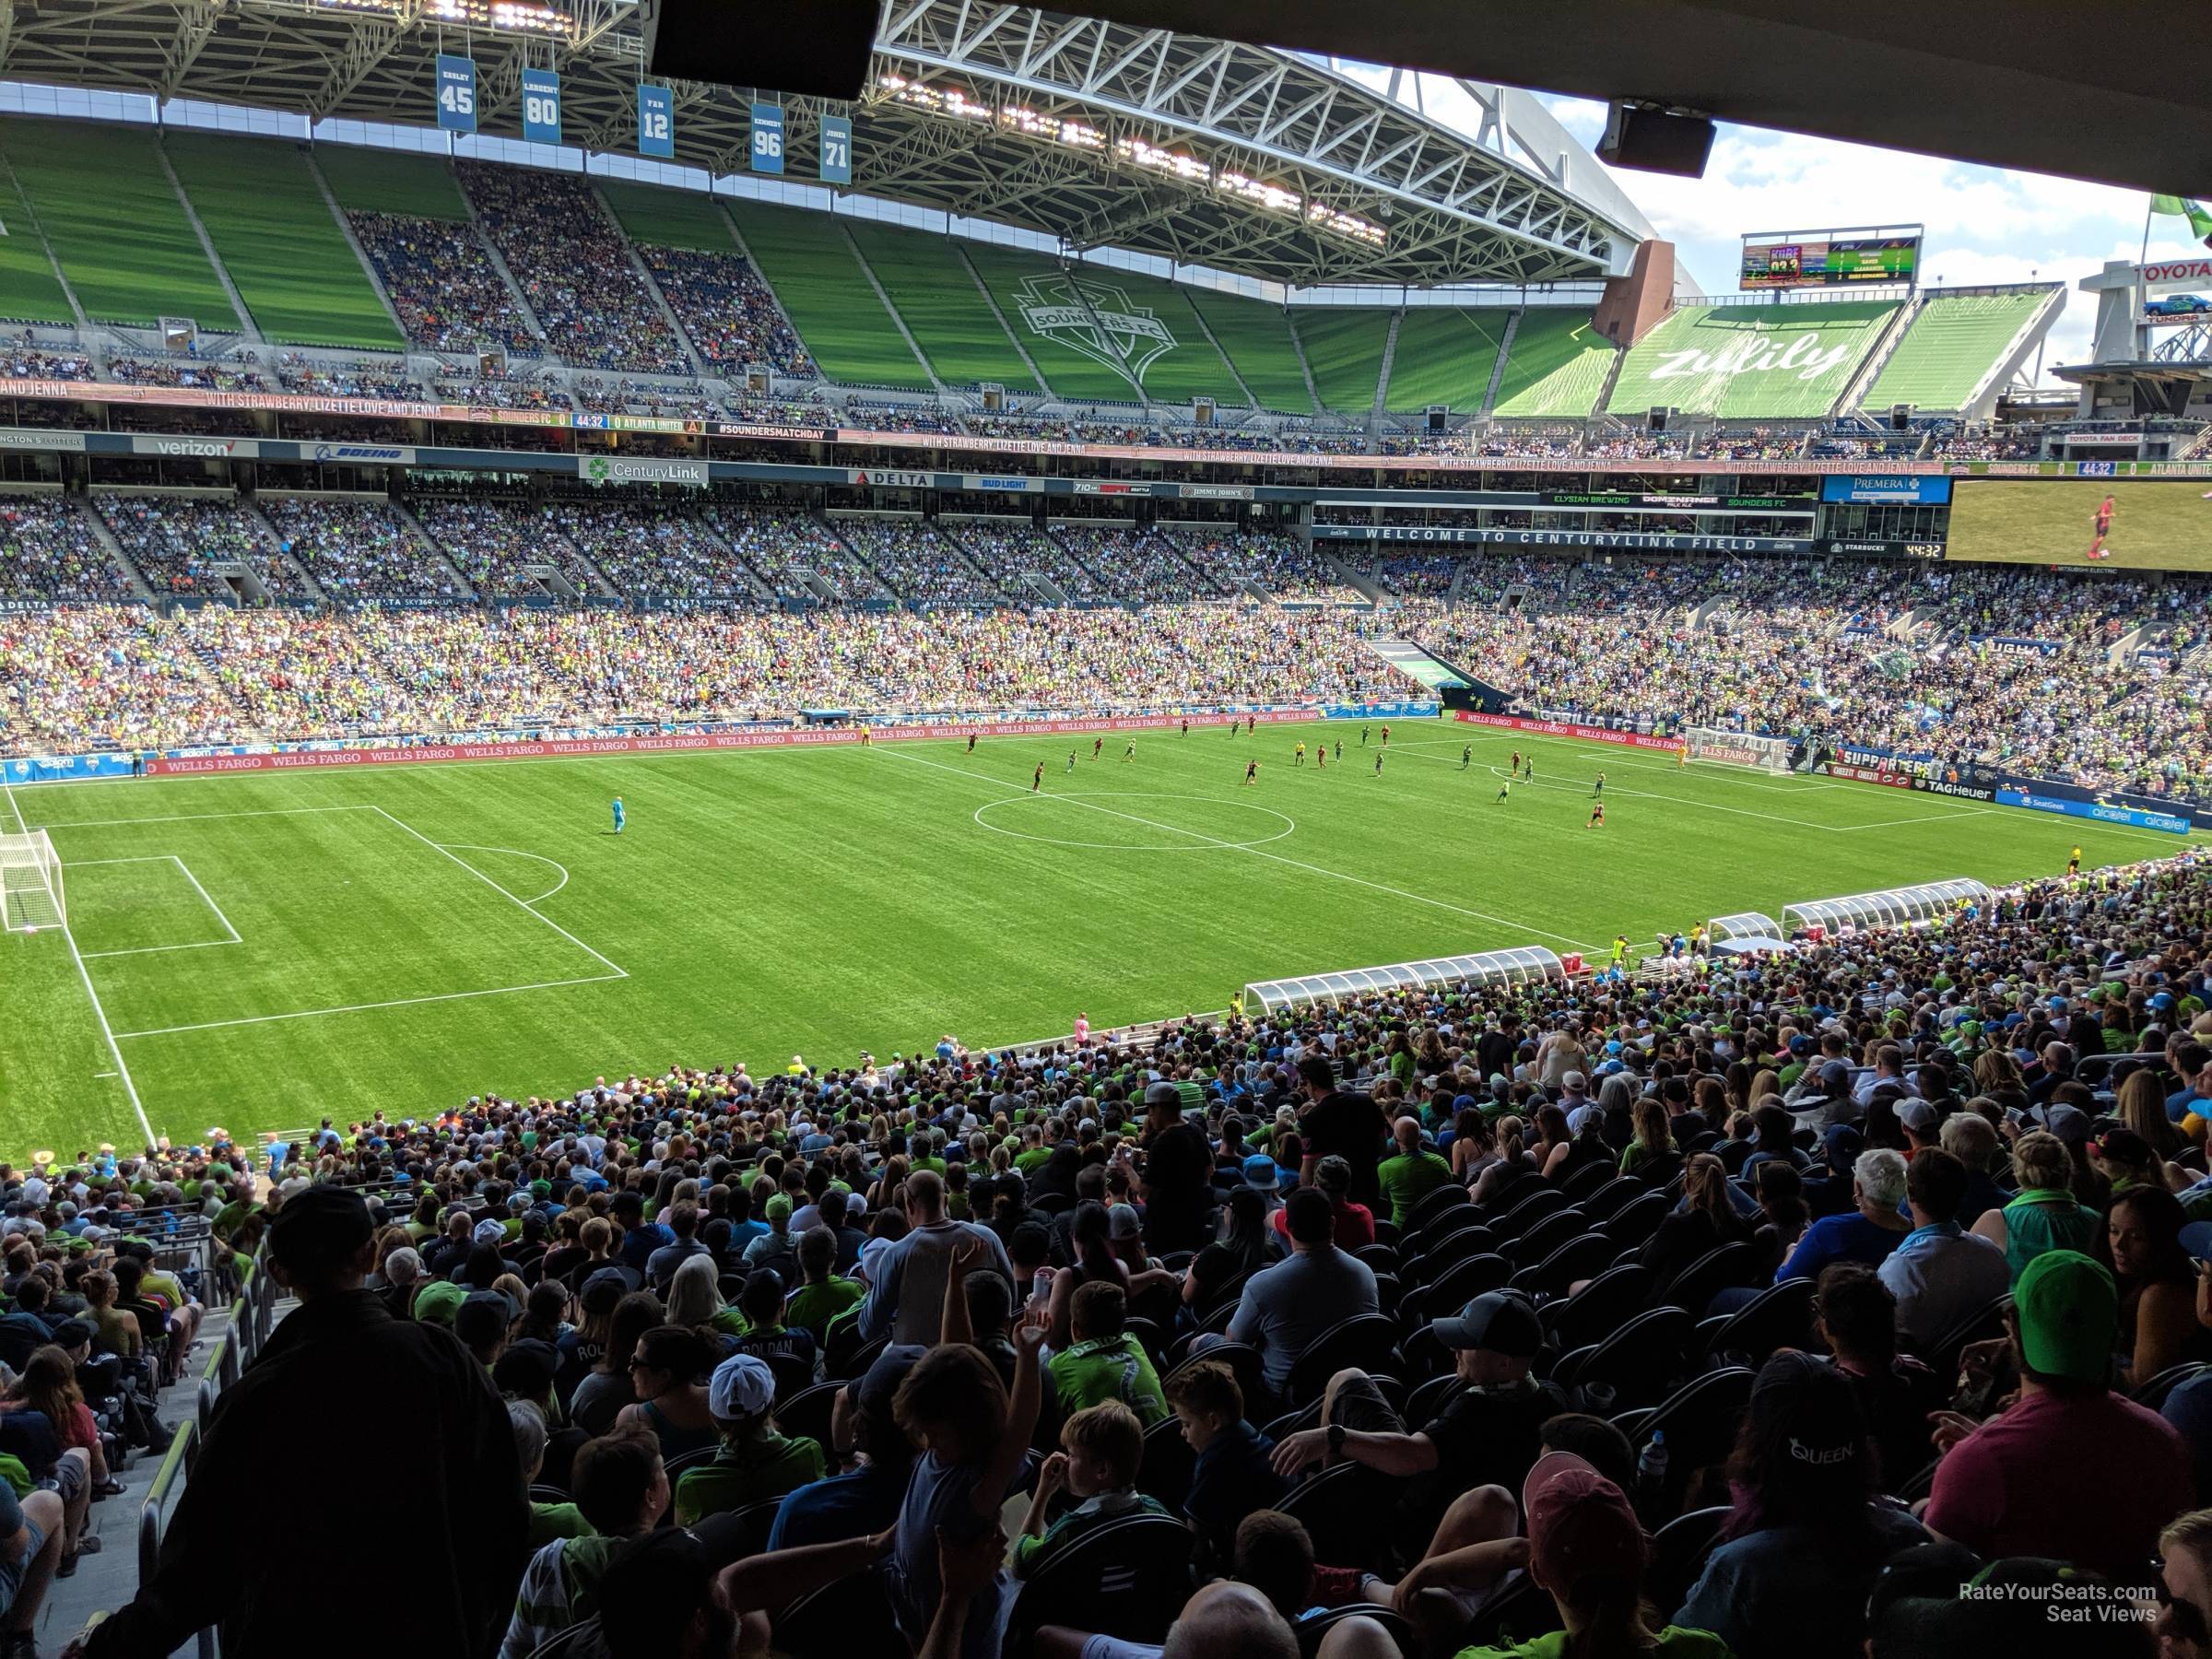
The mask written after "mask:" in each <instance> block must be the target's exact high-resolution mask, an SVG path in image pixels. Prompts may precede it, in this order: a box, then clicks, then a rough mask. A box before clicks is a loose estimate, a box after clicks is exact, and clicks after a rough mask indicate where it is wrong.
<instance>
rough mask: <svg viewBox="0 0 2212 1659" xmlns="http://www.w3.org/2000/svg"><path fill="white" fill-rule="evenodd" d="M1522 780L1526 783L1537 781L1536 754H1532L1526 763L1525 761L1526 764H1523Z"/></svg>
mask: <svg viewBox="0 0 2212 1659" xmlns="http://www.w3.org/2000/svg"><path fill="white" fill-rule="evenodd" d="M1521 781H1522V782H1524V783H1534V782H1535V781H1536V758H1535V756H1534V755H1531V756H1529V758H1528V759H1527V761H1526V763H1525V764H1524V765H1523V766H1522V768H1521Z"/></svg>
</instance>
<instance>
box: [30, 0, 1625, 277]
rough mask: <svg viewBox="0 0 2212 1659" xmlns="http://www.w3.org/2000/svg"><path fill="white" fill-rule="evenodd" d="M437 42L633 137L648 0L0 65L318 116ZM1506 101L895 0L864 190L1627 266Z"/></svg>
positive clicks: (1127, 222)
mask: <svg viewBox="0 0 2212 1659" xmlns="http://www.w3.org/2000/svg"><path fill="white" fill-rule="evenodd" d="M441 51H442V52H447V53H468V54H470V55H471V56H473V57H474V58H475V59H476V63H477V103H478V122H479V126H480V130H482V131H485V132H488V133H495V134H519V131H520V125H521V90H522V87H521V83H522V71H523V70H524V67H544V66H547V65H550V66H552V67H554V68H556V69H558V70H559V72H560V75H561V91H562V106H563V110H562V114H563V122H564V137H565V138H567V140H568V141H569V142H570V143H571V144H576V143H581V144H582V145H583V146H585V147H589V148H592V149H596V150H604V151H626V150H634V147H635V138H636V127H635V120H636V102H635V91H634V88H635V87H636V84H637V81H638V78H639V71H638V65H639V64H640V62H641V38H640V32H639V13H638V8H637V7H636V6H634V5H631V4H629V3H628V0H620V3H618V0H323V3H316V0H220V3H218V4H209V3H207V0H35V4H16V5H9V6H0V76H4V77H6V78H8V79H13V80H20V81H35V82H46V83H52V84H60V85H68V86H84V87H98V88H110V89H116V90H125V91H135V92H144V93H147V94H150V95H153V96H155V97H157V98H164V99H167V98H189V99H198V100H209V101H214V102H220V103H233V104H242V105H249V106H255V107H260V108H266V109H278V110H286V111H292V112H300V113H303V114H306V115H309V116H311V117H313V118H316V119H325V118H331V117H345V118H351V119H355V120H362V121H373V122H397V123H404V124H413V125H423V124H428V123H429V120H430V119H431V117H432V115H433V113H434V111H433V105H432V96H433V88H434V67H435V65H434V59H435V57H436V56H437V54H438V53H440V52H441ZM675 92H676V122H675V126H676V147H677V154H676V159H677V161H678V162H679V163H685V164H688V165H691V166H696V167H700V168H705V169H708V170H710V171H714V172H717V173H731V172H741V171H745V170H746V168H747V159H748V155H749V141H750V126H749V107H748V106H749V104H750V102H751V98H752V95H751V94H750V93H749V92H747V91H746V90H744V89H742V88H725V87H717V86H712V85H707V84H704V83H692V82H682V81H679V82H677V83H676V85H675ZM770 96H772V94H771V95H770ZM783 102H784V104H785V137H786V152H785V156H786V165H787V167H788V169H789V171H790V175H791V176H792V177H793V178H794V179H795V180H811V179H812V178H813V177H814V176H815V175H816V171H817V142H818V140H817V135H818V120H817V117H818V115H819V114H820V113H822V112H825V111H827V112H832V113H839V112H847V110H848V106H844V105H841V104H834V103H831V104H824V103H823V102H821V101H820V100H814V99H804V98H793V99H786V100H783ZM1496 107H1497V112H1498V116H1499V118H1498V119H1497V120H1495V121H1493V122H1486V124H1485V132H1484V133H1483V134H1480V135H1477V136H1476V137H1474V138H1469V137H1467V136H1465V135H1461V134H1458V133H1455V132H1453V130H1452V129H1451V128H1449V127H1448V126H1446V125H1444V124H1441V123H1440V122H1437V121H1435V120H1432V119H1430V118H1429V117H1427V116H1425V115H1423V114H1421V113H1420V112H1418V111H1415V110H1411V109H1407V108H1406V107H1404V106H1403V105H1402V104H1400V103H1399V102H1397V101H1396V100H1394V99H1392V98H1391V97H1389V96H1387V95H1386V94H1384V93H1380V92H1377V91H1374V90H1371V89H1370V88H1366V87H1363V86H1361V85H1359V83H1358V82H1357V81H1355V80H1353V79H1351V78H1350V77H1348V76H1344V75H1341V74H1339V73H1337V72H1336V71H1335V70H1334V69H1332V68H1330V67H1329V66H1328V65H1325V64H1323V63H1318V62H1315V61H1312V60H1311V59H1308V58H1304V57H1301V56H1298V55H1295V54H1292V53H1282V52H1276V51H1270V50H1267V49H1264V48H1259V47H1253V46H1242V45H1236V44H1233V43H1230V42H1225V41H1216V40H1209V39H1203V38H1198V37H1194V36H1190V35H1183V34H1177V33H1173V32H1171V31H1167V30H1161V29H1134V28H1129V27H1125V26H1124V25H1121V24H1116V23H1112V22H1104V21H1100V20H1097V19H1091V18H1066V17H1061V16H1058V15H1055V14H1053V13H1048V12H1040V11H1034V10H1030V9H1027V8H1024V7H1020V6H1009V5H998V4H988V3H982V4H978V3H973V0H890V4H888V5H887V6H886V8H885V11H884V15H883V18H882V25H881V29H880V32H879V35H878V38H877V52H876V56H875V59H874V62H873V65H872V69H871V81H870V85H869V87H868V88H867V89H866V91H865V93H864V95H863V98H862V100H861V101H860V102H859V104H858V105H857V106H853V107H851V108H850V111H849V112H850V113H851V114H852V115H853V124H854V135H853V189H855V190H858V191H862V192H865V193H866V194H871V195H876V196H881V197H887V198H889V199H892V200H896V201H901V202H908V203H912V204H916V205H919V206H924V207H931V208H939V209H943V210H945V211H947V212H951V213H956V214H959V215H962V216H966V217H974V218H988V219H995V220H998V221H1000V222H1002V223H1006V224H1012V225H1016V226H1019V227H1022V228H1025V229H1031V230H1036V231H1041V232H1043V233H1045V234H1048V235H1051V236H1054V237H1057V238H1060V239H1063V240H1065V241H1066V242H1067V243H1068V244H1070V246H1071V247H1073V248H1075V249H1077V250H1088V249H1090V248H1098V247H1115V248H1126V249H1132V250H1135V251H1138V252H1141V253H1151V254H1156V255H1159V256H1160V257H1162V258H1166V259H1171V260H1173V261H1176V262H1178V263H1180V264H1185V265H1209V266H1212V267H1214V268H1215V269H1218V270H1222V271H1228V272H1231V273H1236V274H1240V275H1245V276H1251V277H1260V278H1263V279H1265V280H1269V281H1274V282H1281V283H1287V284H1290V285H1293V286H1300V287H1305V286H1313V285H1320V284H1346V283H1391V284H1397V283H1406V284H1416V285H1431V284H1447V283H1474V282H1486V283H1500V282H1502V283H1511V284H1535V283H1547V282H1560V281H1575V280H1589V279H1593V278H1600V277H1606V276H1609V275H1614V274H1617V273H1618V272H1620V271H1623V270H1625V269H1626V268H1627V265H1628V261H1629V257H1630V254H1631V253H1633V251H1634V247H1635V244H1636V242H1637V241H1639V240H1640V239H1641V237H1642V236H1644V235H1646V234H1648V233H1649V232H1648V227H1646V226H1645V225H1644V224H1643V223H1642V221H1641V217H1640V216H1634V215H1633V214H1632V210H1631V211H1630V212H1623V211H1622V209H1623V208H1624V207H1625V206H1626V203H1625V199H1624V198H1622V197H1620V196H1618V194H1617V193H1601V192H1597V191H1595V190H1593V191H1592V193H1591V194H1593V195H1594V196H1595V197H1596V198H1597V199H1596V200H1595V201H1587V200H1584V199H1583V196H1581V195H1579V194H1576V192H1575V190H1574V188H1573V185H1574V183H1575V182H1577V181H1578V180H1579V179H1580V178H1581V177H1582V176H1583V175H1582V171H1580V170H1582V169H1583V168H1584V167H1585V166H1587V163H1586V160H1585V159H1583V158H1582V157H1580V156H1579V154H1578V147H1577V146H1576V145H1575V144H1574V141H1573V140H1572V139H1571V137H1569V136H1568V135H1567V134H1566V133H1565V132H1564V131H1563V130H1562V129H1559V127H1558V126H1557V124H1556V123H1553V122H1552V120H1551V117H1550V116H1549V115H1548V113H1547V112H1545V111H1544V110H1543V109H1542V107H1541V105H1540V104H1538V103H1536V101H1535V100H1533V99H1525V98H1524V99H1520V100H1515V101H1510V102H1509V101H1508V100H1506V99H1504V98H1503V97H1502V96H1500V99H1499V100H1498V102H1497V106H1496ZM1509 151H1510V152H1514V153H1509ZM1532 158H1549V159H1548V160H1538V159H1532ZM1588 171H1589V172H1590V173H1591V175H1592V176H1595V175H1594V167H1589V168H1588Z"/></svg>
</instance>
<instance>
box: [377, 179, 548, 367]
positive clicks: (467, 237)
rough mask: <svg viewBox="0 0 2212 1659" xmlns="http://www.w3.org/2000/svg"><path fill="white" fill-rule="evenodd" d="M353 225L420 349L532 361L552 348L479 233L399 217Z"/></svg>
mask: <svg viewBox="0 0 2212 1659" xmlns="http://www.w3.org/2000/svg"><path fill="white" fill-rule="evenodd" d="M346 220H347V224H349V225H350V226H351V227H352V228H353V233H354V236H355V238H356V239H357V240H358V241H359V242H360V244H361V248H362V251H363V252H365V253H367V254H368V255H369V261H370V263H371V265H374V266H375V267H376V274H377V276H378V277H379V278H380V279H382V283H383V285H384V291H385V292H386V293H387V294H389V295H390V296H391V297H392V307H393V309H394V311H396V312H398V313H399V324H400V327H401V328H402V329H404V330H405V331H406V336H407V338H408V339H410V340H412V341H413V342H414V343H415V344H416V345H418V346H422V347H428V348H429V349H430V350H433V351H460V350H465V349H467V348H469V347H477V346H489V347H498V348H500V349H501V350H505V351H512V352H514V353H516V354H518V355H521V356H527V357H535V356H536V355H538V354H539V353H540V352H542V351H543V350H544V349H545V347H544V344H543V343H542V342H541V341H540V340H539V339H538V338H537V335H536V333H535V331H534V330H533V329H532V328H531V326H530V323H529V320H528V319H527V318H526V317H525V316H524V314H523V312H522V308H521V307H520V306H518V305H516V303H515V302H514V297H513V295H512V293H510V292H509V290H508V288H507V283H506V281H505V279H504V278H503V277H500V270H499V267H498V266H497V265H493V264H492V262H491V256H490V255H489V254H488V253H486V252H485V249H484V244H483V243H482V242H481V241H478V240H477V233H476V231H475V229H474V228H472V227H471V226H468V225H465V224H459V223H453V222H450V221H448V220H445V219H428V218H413V217H411V216H407V215H404V214H391V213H348V214H347V216H346Z"/></svg>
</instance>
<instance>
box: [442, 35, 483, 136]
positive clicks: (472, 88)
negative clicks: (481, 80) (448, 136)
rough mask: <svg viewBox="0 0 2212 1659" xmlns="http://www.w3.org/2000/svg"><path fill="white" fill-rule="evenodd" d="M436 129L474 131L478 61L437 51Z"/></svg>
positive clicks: (475, 125) (459, 131) (475, 124)
mask: <svg viewBox="0 0 2212 1659" xmlns="http://www.w3.org/2000/svg"><path fill="white" fill-rule="evenodd" d="M438 130H439V131H440V132H441V133H473V132H475V131H476V130H477V61H476V59H474V58H465V57H449V56H448V55H447V54H446V53H442V52H441V53H439V54H438Z"/></svg>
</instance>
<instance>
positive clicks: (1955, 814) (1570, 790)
mask: <svg viewBox="0 0 2212 1659" xmlns="http://www.w3.org/2000/svg"><path fill="white" fill-rule="evenodd" d="M1406 747H1409V748H1410V747H1413V746H1412V745H1410V744H1409V745H1407V746H1406ZM1422 747H1430V746H1428V745H1423V746H1422ZM1412 759H1416V760H1428V761H1432V762H1434V763H1435V764H1437V765H1439V766H1451V765H1453V764H1454V762H1453V760H1452V759H1451V758H1450V757H1448V756H1444V755H1415V756H1413V757H1412ZM1477 766H1479V767H1481V769H1482V770H1483V771H1488V773H1490V775H1491V776H1492V777H1498V778H1502V777H1504V776H1505V769H1504V768H1503V767H1501V766H1490V765H1484V764H1483V763H1482V762H1479V761H1478V762H1477ZM1515 782H1518V783H1519V784H1520V786H1521V787H1522V788H1523V789H1552V790H1560V791H1564V792H1565V793H1567V794H1583V791H1584V789H1585V788H1586V784H1585V782H1583V781H1579V780H1578V781H1573V782H1558V781H1555V780H1553V779H1550V778H1521V779H1517V780H1515ZM1617 795H1618V796H1620V797H1622V798H1625V799H1633V800H1639V801H1671V802H1673V803H1674V804H1675V805H1676V806H1691V807H1696V808H1699V809H1700V810H1702V811H1705V812H1728V813H1734V814H1735V816H1736V817H1738V818H1763V819H1765V820H1766V821H1767V822H1768V823H1770V824H1787V825H1789V826H1790V827H1791V828H1792V829H1794V830H1826V831H1827V832H1828V833H1829V834H1830V835H1849V834H1852V833H1853V831H1855V830H1894V829H1897V828H1898V827H1899V826H1900V825H1904V824H1935V823H1943V822H1947V821H1950V820H1953V819H1957V818H1977V817H1979V816H1981V815H1982V814H1983V813H1985V812H1992V811H1994V810H1995V808H1994V807H1990V806H1971V807H1963V808H1961V809H1959V810H1955V811H1943V812H1924V813H1922V814H1921V815H1920V816H1919V817H1917V818H1887V819H1884V820H1883V821H1882V822H1880V823H1877V824H1823V823H1820V822H1818V821H1817V820H1815V819H1812V818H1788V817H1785V816H1784V815H1783V814H1781V813H1778V812H1760V811H1759V810H1758V808H1756V807H1752V806H1723V805H1722V804H1721V803H1720V802H1718V801H1700V800H1696V799H1693V798H1692V797H1690V796H1688V795H1677V794H1665V793H1664V792H1663V791H1660V790H1656V789H1628V788H1624V787H1622V786H1621V785H1619V784H1615V785H1613V786H1612V787H1611V788H1610V789H1608V790H1607V791H1606V798H1607V799H1608V800H1609V799H1611V798H1613V797H1614V796H1617ZM1585 798H1588V799H1594V798H1595V797H1594V796H1586V797H1585Z"/></svg>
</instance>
